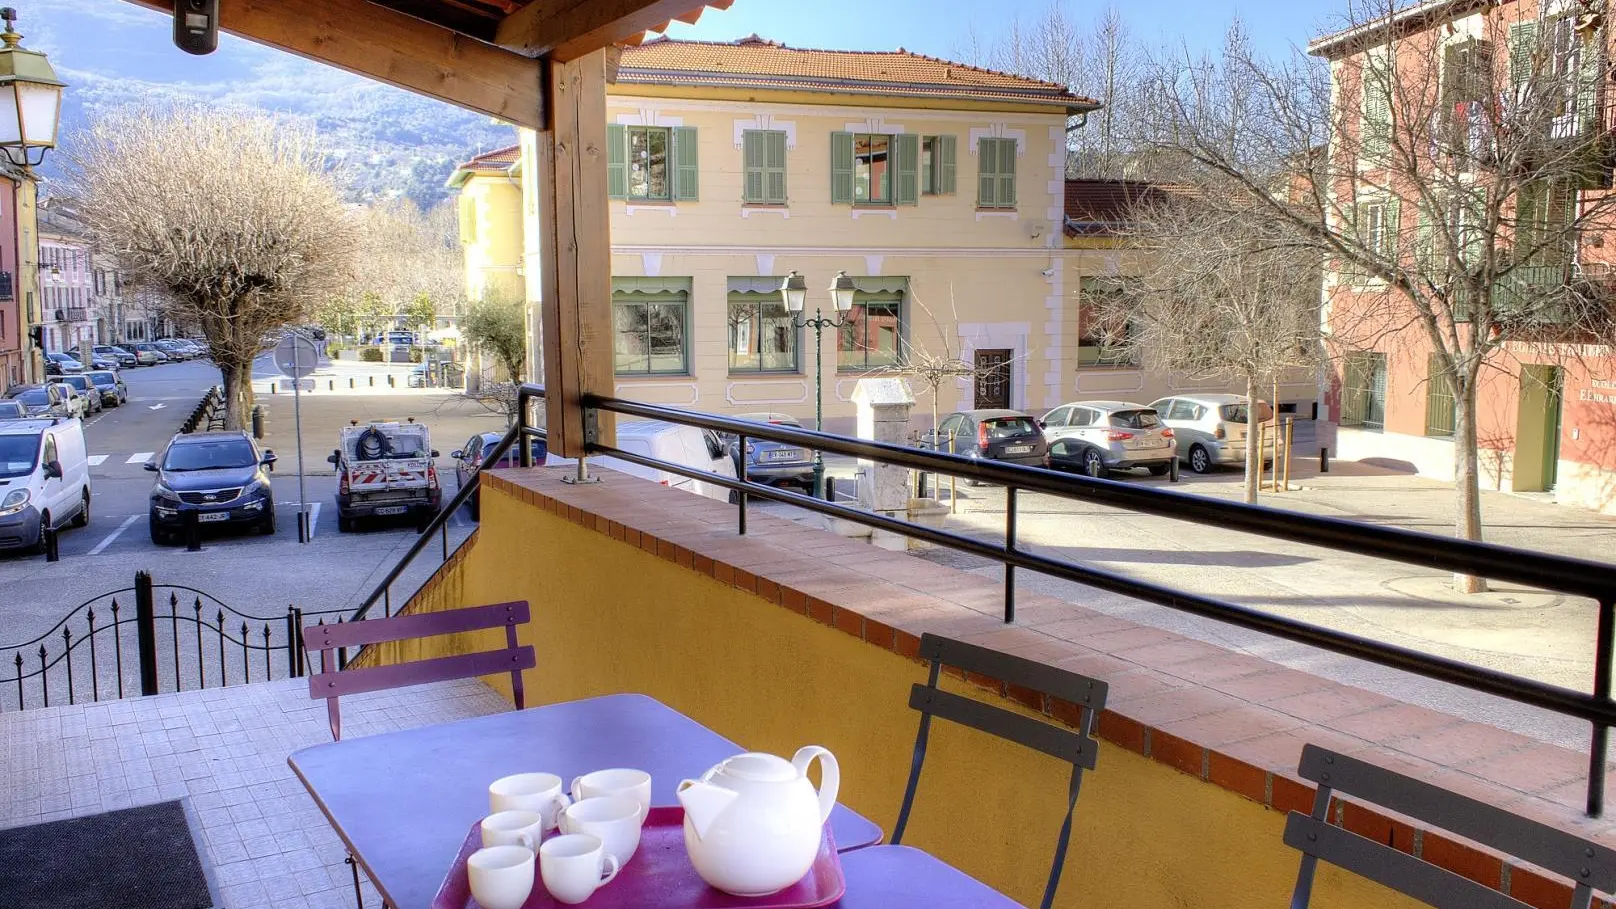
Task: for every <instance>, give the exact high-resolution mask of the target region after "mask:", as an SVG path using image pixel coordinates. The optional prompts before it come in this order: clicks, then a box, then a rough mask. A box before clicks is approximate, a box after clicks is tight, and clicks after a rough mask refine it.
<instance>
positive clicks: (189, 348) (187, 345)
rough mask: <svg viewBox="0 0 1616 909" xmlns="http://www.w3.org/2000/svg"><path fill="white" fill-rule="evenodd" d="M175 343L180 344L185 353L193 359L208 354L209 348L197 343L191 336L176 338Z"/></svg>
mask: <svg viewBox="0 0 1616 909" xmlns="http://www.w3.org/2000/svg"><path fill="white" fill-rule="evenodd" d="M174 343H175V344H178V345H179V346H180V348H181V349H182V350H183V351H184V352H185V355H186V356H188V357H190V358H191V359H193V360H194V359H200V358H202V357H205V356H207V355H208V349H207V348H206V347H204V346H203V345H201V344H198V343H196V342H195V341H193V340H191V339H190V338H175V339H174Z"/></svg>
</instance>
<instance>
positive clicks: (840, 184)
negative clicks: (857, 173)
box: [830, 132, 853, 205]
mask: <svg viewBox="0 0 1616 909" xmlns="http://www.w3.org/2000/svg"><path fill="white" fill-rule="evenodd" d="M830 202H831V204H832V205H852V204H853V134H852V133H842V132H836V133H831V134H830Z"/></svg>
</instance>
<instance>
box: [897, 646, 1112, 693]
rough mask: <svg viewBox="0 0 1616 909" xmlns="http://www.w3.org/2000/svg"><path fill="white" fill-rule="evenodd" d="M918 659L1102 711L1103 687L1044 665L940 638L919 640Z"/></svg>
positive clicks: (1084, 678)
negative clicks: (988, 677)
mask: <svg viewBox="0 0 1616 909" xmlns="http://www.w3.org/2000/svg"><path fill="white" fill-rule="evenodd" d="M920 658H921V659H923V660H930V661H932V662H938V663H942V664H944V665H945V666H954V667H956V668H959V669H964V670H966V671H968V672H975V673H980V674H981V675H985V676H991V677H993V678H995V679H999V680H1000V681H1004V682H1009V683H1010V684H1012V685H1019V686H1021V687H1023V688H1031V689H1032V690H1034V691H1041V692H1043V693H1045V694H1048V695H1051V696H1053V697H1057V698H1061V699H1062V700H1066V701H1070V702H1072V703H1073V704H1081V705H1083V706H1084V707H1087V708H1089V709H1092V710H1100V709H1102V708H1104V707H1105V696H1106V684H1105V683H1104V682H1102V681H1100V680H1099V679H1091V678H1089V677H1088V676H1086V675H1078V674H1077V673H1075V672H1068V671H1066V670H1064V669H1058V668H1056V667H1054V666H1050V665H1047V664H1045V663H1038V662H1034V661H1033V660H1029V659H1025V658H1023V657H1018V656H1014V655H1012V654H1008V653H1001V652H1000V651H997V650H989V649H988V648H986V647H979V646H977V645H976V644H967V643H965V642H964V641H955V640H952V639H950V638H945V637H942V636H940V635H935V634H927V635H922V636H921V638H920Z"/></svg>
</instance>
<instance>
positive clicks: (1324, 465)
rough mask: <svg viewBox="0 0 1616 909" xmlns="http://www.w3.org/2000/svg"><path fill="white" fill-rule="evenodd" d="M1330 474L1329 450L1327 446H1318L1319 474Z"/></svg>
mask: <svg viewBox="0 0 1616 909" xmlns="http://www.w3.org/2000/svg"><path fill="white" fill-rule="evenodd" d="M1329 472H1330V449H1329V447H1328V446H1325V445H1320V446H1319V473H1329Z"/></svg>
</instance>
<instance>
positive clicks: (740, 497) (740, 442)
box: [735, 436, 746, 537]
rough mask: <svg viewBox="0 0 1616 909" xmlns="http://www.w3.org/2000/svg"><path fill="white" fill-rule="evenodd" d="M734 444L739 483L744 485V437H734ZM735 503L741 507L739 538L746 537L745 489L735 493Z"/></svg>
mask: <svg viewBox="0 0 1616 909" xmlns="http://www.w3.org/2000/svg"><path fill="white" fill-rule="evenodd" d="M735 444H736V445H737V446H739V447H737V448H736V449H735V450H736V451H737V452H739V453H740V454H739V456H738V457H737V458H736V461H737V462H738V463H739V464H740V465H741V475H740V478H739V479H740V481H741V482H742V483H745V482H746V436H736V437H735ZM735 501H736V502H739V503H740V506H741V536H743V537H744V536H746V490H745V489H741V490H737V491H736V493H735Z"/></svg>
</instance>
